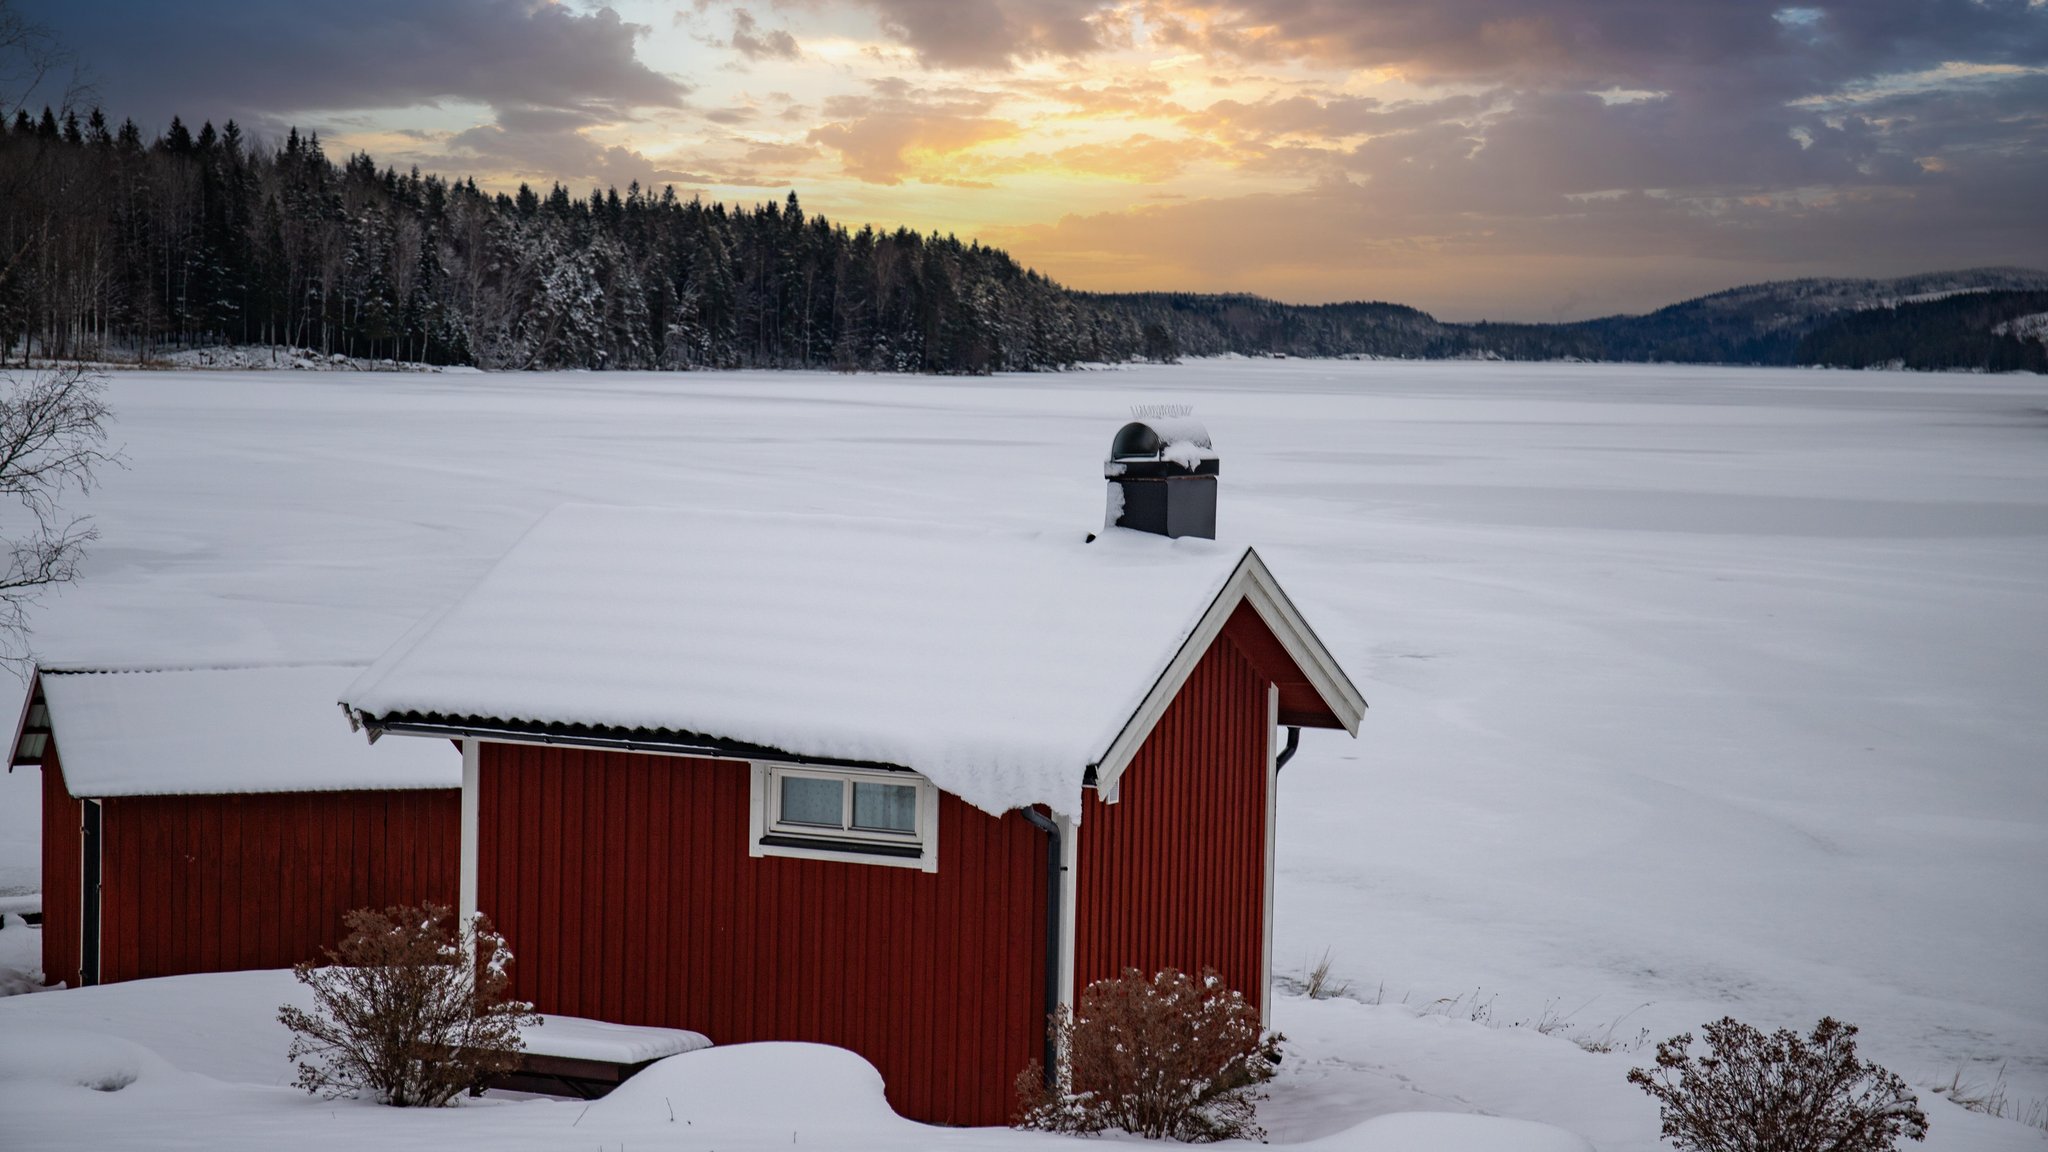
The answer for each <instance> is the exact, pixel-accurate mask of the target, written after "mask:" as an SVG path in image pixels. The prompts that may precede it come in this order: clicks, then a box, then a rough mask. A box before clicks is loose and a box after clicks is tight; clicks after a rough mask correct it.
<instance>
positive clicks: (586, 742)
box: [343, 704, 915, 772]
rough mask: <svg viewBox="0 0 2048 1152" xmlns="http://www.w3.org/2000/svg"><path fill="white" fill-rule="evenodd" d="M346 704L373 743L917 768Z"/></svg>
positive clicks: (689, 735)
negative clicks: (384, 739)
mask: <svg viewBox="0 0 2048 1152" xmlns="http://www.w3.org/2000/svg"><path fill="white" fill-rule="evenodd" d="M343 708H344V709H346V710H347V711H348V713H349V717H350V721H351V722H352V723H354V724H356V725H357V726H358V727H359V728H360V729H361V730H362V731H364V732H365V733H366V734H367V735H368V736H369V739H370V740H371V741H372V742H375V741H376V740H377V739H378V738H379V737H381V736H384V735H387V734H388V735H393V736H426V737H431V738H434V739H440V740H465V739H473V740H489V741H494V742H497V743H502V744H540V745H551V746H555V747H566V748H593V749H599V750H604V751H612V752H640V753H646V754H649V755H657V756H687V757H690V758H692V759H697V760H738V761H746V762H755V761H774V762H776V763H781V764H809V765H816V766H818V767H828V768H865V769H869V770H874V771H884V772H912V771H915V769H912V768H908V767H905V766H904V765H901V764H890V763H885V762H882V761H876V760H855V759H850V758H846V757H836V756H808V755H805V754H803V753H800V752H791V751H789V750H787V749H783V748H775V747H771V746H769V745H765V744H749V743H745V742H742V741H738V740H727V739H722V738H719V737H713V736H704V735H700V734H698V733H694V732H675V731H670V730H667V729H647V728H597V727H591V726H586V725H572V724H565V723H557V722H548V721H530V720H500V719H495V718H491V717H480V716H441V715H438V714H432V715H419V714H415V713H407V714H403V715H399V714H392V715H386V716H373V715H371V714H370V713H368V712H366V711H364V710H362V709H358V708H352V707H349V706H348V705H346V704H344V705H343Z"/></svg>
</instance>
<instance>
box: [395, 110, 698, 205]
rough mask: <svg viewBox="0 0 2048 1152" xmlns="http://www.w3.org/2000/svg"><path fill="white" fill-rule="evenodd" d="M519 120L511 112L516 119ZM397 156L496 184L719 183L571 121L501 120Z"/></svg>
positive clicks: (574, 186) (575, 186)
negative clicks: (592, 133)
mask: <svg viewBox="0 0 2048 1152" xmlns="http://www.w3.org/2000/svg"><path fill="white" fill-rule="evenodd" d="M519 119H520V118H519V117H516V116H515V117H514V120H515V122H517V121H518V120H519ZM543 123H545V121H543ZM398 159H399V160H400V161H402V162H409V163H418V164H420V165H421V167H422V168H426V169H428V170H438V171H441V172H444V173H450V174H455V173H464V172H471V173H476V174H477V175H478V176H479V177H480V178H488V179H489V181H490V182H491V183H494V184H506V183H513V182H523V183H530V184H537V185H540V186H542V187H546V186H547V185H549V184H552V183H556V182H560V183H562V184H564V185H566V186H568V187H569V188H570V189H572V190H580V189H586V188H606V187H615V188H625V187H626V186H627V185H629V184H632V183H634V182H636V181H637V182H638V183H639V184H640V186H641V187H643V188H659V187H661V186H663V185H666V184H682V185H704V184H710V183H716V182H720V181H719V178H718V177H717V176H715V175H710V174H706V173H703V172H699V171H695V170H692V169H689V168H682V167H676V166H674V165H673V164H670V163H663V162H659V161H656V160H654V159H651V158H650V157H648V156H646V155H645V154H643V153H641V152H639V151H637V150H635V149H632V148H628V147H625V146H624V145H619V144H605V143H602V142H600V141H597V140H594V139H592V138H591V137H590V136H588V135H585V134H584V133H583V132H582V131H580V130H578V129H577V128H576V127H574V126H573V125H567V124H564V125H562V126H559V127H556V128H552V129H550V128H546V127H543V126H539V125H535V124H521V125H520V126H518V127H512V126H508V125H507V124H505V123H504V122H503V121H502V119H501V121H500V122H499V123H494V124H479V125H477V126H475V127H473V128H467V129H464V130H463V131H461V132H456V133H452V134H450V135H448V136H446V137H445V138H443V139H442V140H440V141H439V147H438V149H423V150H422V151H421V152H420V153H419V154H417V155H410V156H400V157H398Z"/></svg>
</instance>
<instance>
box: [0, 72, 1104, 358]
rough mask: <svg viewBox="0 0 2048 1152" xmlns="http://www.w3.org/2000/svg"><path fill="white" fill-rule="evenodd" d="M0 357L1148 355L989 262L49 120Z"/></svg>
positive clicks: (1037, 279)
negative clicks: (201, 352) (255, 351)
mask: <svg viewBox="0 0 2048 1152" xmlns="http://www.w3.org/2000/svg"><path fill="white" fill-rule="evenodd" d="M0 205H4V214H0V260H4V261H5V264H4V265H0V347H4V348H7V349H10V350H12V351H13V352H14V353H16V354H18V355H21V356H23V357H26V356H28V355H30V354H35V355H43V356H53V357H76V356H95V355H104V354H107V353H109V352H114V351H117V350H118V351H122V352H127V353H133V354H140V355H143V356H145V357H146V356H148V355H151V354H152V353H156V352H161V351H164V350H170V349H176V348H184V347H195V346H204V345H208V344H220V343H241V344H282V345H287V346H291V347H300V348H308V349H313V350H316V351H319V352H322V353H330V354H342V355H347V356H351V357H367V358H373V359H375V358H390V359H394V360H407V361H424V362H428V363H438V364H450V363H462V364H470V363H473V364H476V365H479V366H482V367H486V368H511V369H519V368H698V367H707V368H708V367H720V368H726V367H763V368H789V367H811V368H822V367H832V368H841V369H868V370H881V371H924V372H988V371H997V370H1003V369H1035V368H1052V367H1060V366H1064V365H1069V364H1073V363H1076V362H1079V361H1084V360H1106V359H1127V358H1129V357H1130V356H1131V355H1133V354H1134V353H1135V352H1136V351H1137V349H1138V347H1139V345H1140V343H1141V333H1140V332H1139V331H1138V329H1137V328H1136V326H1135V325H1134V323H1133V322H1132V321H1131V320H1130V318H1129V317H1127V316H1125V315H1123V314H1122V313H1120V312H1118V311H1116V310H1114V309H1108V308H1104V307H1100V306H1096V305H1090V304H1086V303H1083V302H1081V301H1079V300H1078V299H1077V298H1076V297H1074V296H1073V295H1072V294H1070V293H1068V292H1067V291H1065V290H1064V289H1062V288H1061V287H1059V286H1058V285H1056V284H1054V283H1052V282H1051V281H1049V280H1047V279H1046V278H1044V277H1042V276H1040V275H1038V274H1037V273H1035V272H1031V271H1028V270H1026V269H1024V268H1022V267H1020V266H1019V265H1018V264H1017V262H1016V261H1014V260H1012V259H1011V258H1010V257H1009V256H1008V255H1006V254H1005V253H1003V252H1001V251H998V250H996V249H993V248H988V247H984V246H982V245H980V244H978V243H973V242H962V241H960V240H958V239H956V238H954V237H952V236H938V235H920V234H918V233H916V232H912V231H908V230H902V229H899V230H897V231H894V232H880V231H877V230H875V229H872V228H862V229H860V230H859V231H857V232H856V231H851V230H849V229H848V228H846V227H844V226H843V225H837V224H834V223H832V222H831V221H828V220H826V219H825V218H824V217H821V216H812V215H808V214H806V213H805V212H804V211H803V209H802V207H801V205H800V204H799V203H798V200H797V196H796V194H795V193H794V192H792V193H790V195H789V197H788V199H787V200H786V201H783V202H781V203H777V202H774V201H770V202H768V203H766V204H762V205H760V206H758V207H754V208H745V207H731V208H729V207H727V206H725V205H723V204H706V203H703V202H701V201H699V200H696V199H682V198H679V197H678V196H676V195H675V193H674V191H673V190H672V189H663V190H661V191H659V192H655V191H652V190H649V189H644V188H641V187H640V186H639V185H637V184H635V185H633V186H632V187H630V188H628V189H627V190H626V191H625V193H624V194H623V195H621V194H620V193H619V192H618V191H617V190H616V189H611V190H605V191H601V192H599V191H594V192H592V193H591V194H590V195H589V196H587V197H580V196H573V195H571V194H570V193H569V191H568V190H567V189H565V188H563V187H561V186H560V185H557V186H555V187H553V188H552V189H550V190H549V191H548V192H547V193H546V194H541V193H537V192H535V191H534V190H533V189H531V188H528V187H525V186H521V188H520V189H519V192H518V194H517V195H507V194H504V193H498V194H495V195H493V194H490V193H487V192H484V191H482V190H480V189H478V188H477V186H476V184H475V182H474V181H473V180H465V181H451V180H444V179H442V178H440V177H438V176H432V175H425V176H423V175H421V174H420V173H419V172H418V171H413V172H411V173H407V174H400V173H398V172H396V171H393V170H392V169H390V168H384V169H381V170H380V169H379V168H378V167H377V165H376V163H375V162H374V161H373V160H372V159H371V158H370V157H369V156H368V155H364V154H357V155H354V156H351V157H349V158H348V159H347V160H345V161H344V162H343V163H341V164H340V165H336V164H335V163H333V162H332V161H330V160H329V159H328V158H327V156H326V155H325V154H324V153H323V151H322V149H321V146H320V142H319V139H318V138H317V137H316V136H312V135H306V136H301V135H300V134H299V133H298V132H297V131H296V130H294V131H292V132H291V133H290V134H289V135H288V136H287V137H286V138H285V140H284V142H283V143H282V144H281V145H279V146H277V147H275V148H265V147H256V146H252V144H251V142H250V141H249V140H247V139H246V138H245V137H244V136H243V135H242V133H241V132H240V131H239V130H238V128H237V127H236V125H235V124H234V123H233V122H232V121H229V122H227V123H226V124H225V125H223V127H222V128H221V129H220V130H218V131H216V130H215V129H214V127H213V125H212V124H211V123H210V122H209V123H206V124H203V125H202V126H201V127H200V129H199V131H198V132H196V133H194V132H192V131H191V130H190V129H188V128H187V126H186V125H185V124H184V123H183V122H182V121H180V120H176V119H174V120H172V121H171V126H170V129H169V130H168V131H167V132H165V133H164V134H163V135H161V136H159V137H157V138H155V139H153V140H148V141H145V140H144V139H143V136H142V134H141V132H140V131H139V130H138V129H137V128H136V126H135V124H134V123H133V122H132V121H128V122H124V123H123V124H122V125H121V126H120V127H119V128H117V129H116V128H110V127H109V125H108V123H107V121H106V119H105V118H104V117H103V116H102V115H101V113H100V112H98V111H97V110H95V111H93V112H92V113H91V114H90V115H89V116H87V117H86V118H85V119H84V120H83V121H81V120H80V119H79V118H78V117H77V116H75V115H66V116H64V117H62V118H61V119H60V118H59V117H57V116H56V115H55V114H53V113H52V112H50V111H48V110H45V111H44V113H43V115H42V117H41V119H40V121H37V120H32V119H31V118H30V117H29V116H28V115H27V114H26V113H22V114H20V115H19V116H18V117H17V119H16V120H15V122H14V124H13V125H12V126H11V128H9V129H8V130H6V131H4V132H0Z"/></svg>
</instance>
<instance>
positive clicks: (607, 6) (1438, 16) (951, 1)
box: [0, 0, 2048, 320]
mask: <svg viewBox="0 0 2048 1152" xmlns="http://www.w3.org/2000/svg"><path fill="white" fill-rule="evenodd" d="M0 6H11V7H12V8H14V9H15V10H16V11H17V12H18V13H20V14H22V15H24V16H26V17H28V18H29V19H31V20H34V21H37V22H40V23H42V24H43V25H45V26H46V27H47V28H48V29H49V30H50V31H52V32H54V33H55V34H56V35H57V36H58V37H59V38H60V39H61V40H63V41H64V42H66V43H67V44H69V45H70V46H71V47H72V48H73V49H74V50H75V51H76V54H77V56H78V63H79V65H80V67H81V68H82V69H83V74H84V77H85V78H86V79H87V80H89V81H90V82H91V84H92V87H93V92H94V94H95V96H96V97H97V100H98V102H100V103H102V104H103V105H105V107H106V108H107V110H108V112H109V114H110V116H111V117H112V118H113V119H115V120H117V121H118V120H119V119H120V118H122V117H132V118H134V119H135V120H136V122H137V123H138V124H140V125H142V126H143V127H144V128H145V130H146V131H149V130H157V129H160V128H161V127H163V126H164V125H167V124H168V123H169V120H170V117H171V115H172V114H174V113H175V114H178V115H180V116H182V117H184V118H185V119H186V120H188V121H189V122H191V123H193V124H197V123H199V122H200V121H203V120H212V121H214V122H216V123H219V122H221V121H224V120H227V119H230V118H233V119H235V120H237V121H238V122H239V123H240V124H241V125H242V127H243V128H244V129H245V130H248V131H254V132H256V133H257V134H259V135H261V136H264V137H267V138H271V139H281V137H282V135H283V132H284V130H285V129H286V128H287V127H289V126H297V127H299V128H300V129H302V130H311V131H317V132H318V133H319V134H320V137H321V140H322V141H323V143H324V144H325V145H326V147H327V150H328V153H329V155H331V156H335V157H337V158H339V157H340V156H341V155H343V154H345V153H347V152H352V151H356V150H365V151H368V152H369V153H370V154H371V155H372V156H374V157H375V158H376V160H377V161H378V162H379V163H380V164H389V165H394V166H397V167H398V168H400V169H401V170H403V169H405V168H407V167H411V166H414V165H417V166H418V167H419V168H420V169H421V170H422V171H428V172H440V173H443V174H445V175H449V176H457V177H474V178H475V179H476V180H477V182H478V183H479V184H482V185H485V186H487V187H492V188H499V189H507V190H509V189H512V188H516V187H517V186H518V184H519V183H520V182H522V181H526V182H531V183H534V184H536V185H539V186H541V187H542V188H545V187H546V186H547V185H548V184H549V183H551V182H553V181H561V182H562V183H564V184H567V185H569V186H570V187H571V188H572V189H574V190H576V191H578V192H579V193H582V192H587V191H588V189H589V188H591V187H593V186H600V185H615V186H618V187H620V188H621V189H623V188H624V187H625V186H626V185H627V184H628V183H630V182H631V181H635V180H637V181H639V182H641V183H642V184H643V185H647V186H657V185H662V184H673V185H674V186H675V187H676V189H677V191H678V192H679V193H680V194H683V195H692V194H696V195H702V196H703V197H704V198H706V199H707V200H711V199H718V200H726V201H741V202H757V201H760V200H764V199H770V198H776V199H779V198H780V197H782V196H783V195H785V194H787V193H788V192H789V191H791V190H794V191H796V192H797V193H798V194H799V196H800V198H801V199H802V201H803V203H804V205H805V207H806V209H807V210H810V211H812V212H822V213H824V214H826V215H828V216H831V217H833V218H834V219H837V220H841V221H844V222H847V223H849V224H853V225H856V226H857V225H858V224H860V223H875V224H878V225H883V226H896V225H905V226H909V227H912V228H916V229H918V230H921V231H940V232H951V233H955V234H957V235H959V236H961V237H963V238H965V237H970V236H971V237H976V238H979V239H980V240H982V241H984V242H986V243H990V244H994V245H997V246H1000V247H1003V248H1006V249H1008V250H1009V251H1010V252H1011V253H1013V254H1014V255H1015V256H1017V257H1018V258H1019V259H1020V260H1022V261H1023V262H1025V263H1026V264H1028V265H1031V266H1032V267H1035V268H1037V269H1039V270H1040V271H1043V272H1045V273H1047V274H1049V275H1051V276H1053V277H1054V278H1056V279H1058V280H1059V281H1061V282H1062V283H1065V284H1067V285H1069V286H1072V287H1076V288H1084V289H1094V290H1104V291H1121V290H1141V289H1156V290H1175V291H1251V292H1258V293H1261V294H1264V295H1268V296H1272V297H1275V298H1278V299H1281V300H1287V301H1291V302H1306V303H1313V302H1324V301H1334V300H1360V299H1366V300H1371V299H1378V300H1393V301H1398V302H1401V303H1406V304H1412V305H1415V306H1417V307H1420V308H1424V309H1426V310H1429V311H1431V312H1433V313H1435V314H1437V315H1438V316H1440V317H1442V318H1445V319H1459V320H1464V319H1480V318H1491V319H1514V320H1561V319H1577V318H1582V317H1586V316H1593V315H1604V314H1610V313H1615V312H1640V311H1646V310H1649V309H1651V308H1655V307H1658V306H1660V305H1662V304H1666V303H1670V302H1673V301H1676V300H1679V299H1684V298H1687V297H1690V296H1695V295H1699V294H1701V293H1705V292H1710V291H1714V290H1717V289H1720V288H1725V287H1731V286H1734V285H1737V284H1743V283H1749V282H1754V281H1759V280H1776V279H1786V278H1791V277H1797V276H1809V275H1827V276H1889V275H1903V274H1908V273H1913V272H1927V271H1938V270H1946V269H1954V268H1964V267H1971V266H1977V265H1986V264H2017V265H2025V266H2031V267H2036V268H2048V209H2044V204H2048V0H1816V2H1813V3H1795V4H1792V5H1790V6H1788V5H1787V4H1786V3H1784V2H1782V0H1692V2H1673V0H1227V2H1220V3H1219V2H1212V0H761V2H733V0H680V2H679V3H677V2H670V3H654V2H643V0H612V2H610V3H588V2H582V0H565V2H562V3H550V2H546V0H426V2H421V0H304V2H291V3H280V2H278V0H184V2H181V3H177V4H166V3H162V2H161V0H0Z"/></svg>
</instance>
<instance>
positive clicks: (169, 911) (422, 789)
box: [10, 665, 462, 986]
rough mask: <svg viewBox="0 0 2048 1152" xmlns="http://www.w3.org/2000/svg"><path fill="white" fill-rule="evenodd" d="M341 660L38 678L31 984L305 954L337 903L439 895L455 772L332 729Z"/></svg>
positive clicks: (414, 753) (331, 923) (24, 728)
mask: <svg viewBox="0 0 2048 1152" xmlns="http://www.w3.org/2000/svg"><path fill="white" fill-rule="evenodd" d="M361 671H362V670H361V669H360V668H357V667H350V666H344V665H298V666H289V667H256V668H197V669H195V668H181V669H137V670H123V671H110V670H102V669H67V668H41V669H38V670H37V671H36V673H35V674H34V676H33V677H32V678H31V681H30V684H29V698H28V704H27V706H26V707H25V708H24V709H23V712H22V721H21V730H20V732H19V733H18V734H17V736H16V738H15V742H14V756H13V761H12V766H11V767H10V771H11V770H12V767H20V766H24V765H35V766H38V767H40V768H41V769H42V772H43V869H42V871H43V973H44V978H45V979H47V980H50V981H51V982H53V983H54V982H57V981H62V982H64V983H67V984H71V985H73V986H79V985H85V984H101V983H111V982H113V981H117V980H134V979H140V978H142V977H146V976H175V975H182V974H185V973H190V972H222V971H234V970H238V969H247V968H280V967H284V966H287V965H290V964H293V963H296V962H298V961H300V960H307V959H313V958H317V957H318V956H319V955H320V952H321V949H322V948H324V947H331V946H332V945H333V944H334V943H335V942H336V941H337V940H338V939H339V938H340V936H341V921H342V916H343V914H344V913H346V912H348V911H349V910H350V909H353V908H361V907H382V906H386V905H390V904H398V903H418V902H420V901H422V900H435V901H439V902H441V903H445V904H452V903H454V902H455V898H456V884H457V871H458V858H459V856H458V853H459V843H458V833H459V814H460V791H459V788H460V786H461V783H462V759H461V757H460V756H459V755H458V754H457V753H456V751H455V749H454V748H453V747H451V746H450V745H448V744H446V743H440V744H435V743H430V742H426V741H394V742H393V743H391V744H388V745H385V746H382V747H378V748H369V747H365V746H364V745H363V743H362V741H360V740H355V739H350V738H349V737H348V734H347V732H346V731H345V730H342V729H341V727H340V726H339V725H337V724H336V722H335V719H334V713H333V711H332V709H333V704H332V703H331V702H332V700H333V699H334V694H335V692H336V690H337V689H338V688H339V687H340V686H342V685H345V684H347V683H348V681H349V680H350V678H351V677H353V676H355V675H357V674H358V673H360V672H361Z"/></svg>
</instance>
